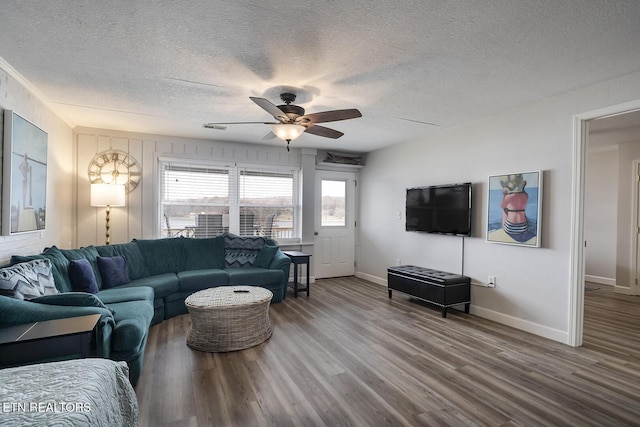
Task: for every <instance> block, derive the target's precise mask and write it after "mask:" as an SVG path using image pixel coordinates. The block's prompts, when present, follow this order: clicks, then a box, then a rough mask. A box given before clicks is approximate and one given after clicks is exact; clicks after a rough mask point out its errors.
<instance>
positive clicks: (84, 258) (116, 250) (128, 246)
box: [0, 233, 291, 385]
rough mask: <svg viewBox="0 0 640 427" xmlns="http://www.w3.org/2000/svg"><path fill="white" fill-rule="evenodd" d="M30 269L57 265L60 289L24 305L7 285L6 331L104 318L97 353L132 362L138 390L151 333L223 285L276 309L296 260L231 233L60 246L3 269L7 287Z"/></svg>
mask: <svg viewBox="0 0 640 427" xmlns="http://www.w3.org/2000/svg"><path fill="white" fill-rule="evenodd" d="M36 260H48V261H36ZM29 263H38V265H39V266H40V267H44V266H46V265H50V266H51V267H50V269H51V277H52V278H53V282H54V283H55V288H56V289H57V290H56V289H54V290H53V292H44V296H39V297H36V298H33V299H29V300H25V299H21V297H18V298H16V297H15V295H14V298H11V297H9V296H6V295H7V292H8V291H7V290H6V289H5V290H4V291H3V290H2V289H1V286H0V327H3V326H11V325H16V324H21V323H28V322H32V321H42V320H51V319H58V318H64V317H73V316H81V315H85V314H100V315H101V317H100V320H99V322H98V325H97V326H96V333H95V340H94V341H95V342H94V343H93V348H94V349H95V354H96V356H98V357H105V358H110V359H113V360H118V361H126V362H127V364H128V365H129V372H130V380H131V382H132V384H134V385H135V384H136V382H137V380H138V378H139V376H140V373H141V371H142V363H143V359H144V348H145V345H146V341H147V336H148V329H149V327H150V326H151V325H154V324H157V323H160V322H162V321H163V320H164V319H168V318H171V317H174V316H177V315H179V314H183V313H186V312H187V309H186V307H185V304H184V300H185V298H186V297H187V296H189V295H191V294H192V293H194V292H197V291H199V290H202V289H207V288H211V287H216V286H226V285H253V286H261V287H264V288H267V289H269V290H270V291H271V292H273V299H272V301H271V302H272V303H278V302H281V301H282V300H283V299H284V298H285V297H286V292H287V282H288V281H289V270H290V264H291V261H290V260H289V258H288V257H287V256H286V255H284V254H283V253H282V251H280V249H279V248H278V246H277V243H276V242H275V241H273V240H271V239H267V238H263V237H240V236H236V235H233V234H230V233H225V234H223V235H221V236H217V237H215V238H206V239H191V238H183V237H179V238H170V239H153V240H133V241H131V242H129V243H124V244H115V245H105V246H88V247H83V248H80V249H59V248H57V247H55V246H54V247H51V248H47V249H45V250H44V251H43V252H42V253H41V254H38V255H28V256H18V255H15V256H13V257H12V258H11V265H12V267H7V268H3V269H0V280H2V277H4V276H8V275H11V274H13V273H14V272H13V271H12V270H11V269H15V268H18V269H20V268H21V267H22V266H29V265H30V264H29ZM3 275H4V276H3ZM39 276H40V277H43V275H42V274H39ZM41 280H43V279H41ZM93 280H95V283H93ZM5 288H6V286H5ZM47 293H48V294H47ZM52 293H54V294H52ZM2 294H4V295H2Z"/></svg>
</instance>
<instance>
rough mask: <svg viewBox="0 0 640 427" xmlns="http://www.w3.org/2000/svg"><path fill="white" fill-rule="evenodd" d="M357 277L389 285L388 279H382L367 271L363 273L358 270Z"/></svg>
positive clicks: (381, 284)
mask: <svg viewBox="0 0 640 427" xmlns="http://www.w3.org/2000/svg"><path fill="white" fill-rule="evenodd" d="M356 277H357V278H358V279H363V280H367V281H369V282H372V283H375V284H376V285H380V286H384V287H385V288H386V287H387V279H381V278H380V277H378V276H374V275H372V274H367V273H362V272H359V271H357V272H356Z"/></svg>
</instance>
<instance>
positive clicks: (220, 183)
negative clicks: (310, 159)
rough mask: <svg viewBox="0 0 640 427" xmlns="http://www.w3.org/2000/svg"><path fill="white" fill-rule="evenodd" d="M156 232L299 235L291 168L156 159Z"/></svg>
mask: <svg viewBox="0 0 640 427" xmlns="http://www.w3.org/2000/svg"><path fill="white" fill-rule="evenodd" d="M160 170H161V177H160V181H161V185H160V200H161V201H160V210H161V212H160V214H161V217H162V222H161V224H160V235H161V236H162V237H176V236H186V237H196V238H204V237H212V236H217V235H219V234H221V233H223V232H226V231H229V232H231V233H234V234H239V235H242V236H266V237H270V238H274V239H278V240H283V239H295V238H298V236H299V233H298V232H297V231H296V230H297V218H296V216H297V212H298V203H297V201H298V199H299V197H298V195H297V194H298V175H299V172H298V171H296V170H290V169H287V170H284V169H283V170H273V169H260V168H258V167H237V166H231V167H229V166H225V167H216V166H206V165H190V164H186V163H176V162H169V161H163V162H161V163H160Z"/></svg>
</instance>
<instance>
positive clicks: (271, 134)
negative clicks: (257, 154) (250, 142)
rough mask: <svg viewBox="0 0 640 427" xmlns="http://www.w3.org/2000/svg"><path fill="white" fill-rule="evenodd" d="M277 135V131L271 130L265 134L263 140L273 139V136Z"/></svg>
mask: <svg viewBox="0 0 640 427" xmlns="http://www.w3.org/2000/svg"><path fill="white" fill-rule="evenodd" d="M275 137H276V134H275V133H273V132H269V133H268V134H266V135H265V136H264V138H262V140H263V141H265V140H267V139H273V138H275Z"/></svg>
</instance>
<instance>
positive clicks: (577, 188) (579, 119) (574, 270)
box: [567, 99, 640, 347]
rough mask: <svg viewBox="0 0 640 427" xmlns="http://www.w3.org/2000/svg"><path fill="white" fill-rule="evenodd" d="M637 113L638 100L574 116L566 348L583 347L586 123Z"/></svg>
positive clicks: (639, 106) (639, 100) (639, 101)
mask: <svg viewBox="0 0 640 427" xmlns="http://www.w3.org/2000/svg"><path fill="white" fill-rule="evenodd" d="M636 110H640V99H638V100H634V101H630V102H625V103H622V104H617V105H612V106H609V107H604V108H600V109H597V110H593V111H589V112H585V113H581V114H576V115H574V116H573V159H572V177H573V180H572V186H571V248H570V255H569V258H570V282H569V328H568V334H567V344H568V345H571V346H574V347H579V346H581V345H582V334H583V324H584V269H585V249H584V245H585V239H584V211H585V190H586V166H587V137H588V131H587V122H588V121H589V120H593V119H598V118H603V117H607V116H614V115H618V114H625V113H629V112H632V111H636Z"/></svg>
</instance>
